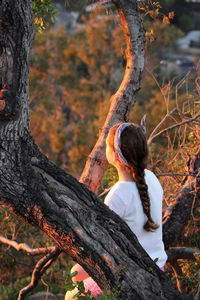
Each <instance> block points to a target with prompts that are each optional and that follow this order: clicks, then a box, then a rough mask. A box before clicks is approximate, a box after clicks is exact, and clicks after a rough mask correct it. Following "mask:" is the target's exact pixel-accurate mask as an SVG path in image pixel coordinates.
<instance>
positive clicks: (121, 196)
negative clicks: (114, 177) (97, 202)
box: [105, 169, 167, 268]
mask: <svg viewBox="0 0 200 300" xmlns="http://www.w3.org/2000/svg"><path fill="white" fill-rule="evenodd" d="M145 181H146V184H147V186H148V193H149V198H150V203H151V205H150V206H151V216H152V219H153V220H154V222H155V223H156V224H157V225H158V226H159V227H158V228H157V229H156V230H155V231H146V230H145V229H144V224H145V223H146V221H147V216H146V215H145V213H144V210H143V207H142V203H141V199H140V195H139V192H138V189H137V186H136V184H135V182H132V181H118V182H117V183H116V184H115V185H114V186H113V188H112V189H111V191H110V192H109V193H108V195H107V197H106V199H105V204H107V205H108V206H109V207H110V209H112V210H113V211H115V212H116V213H117V214H118V215H119V216H120V217H121V218H122V219H123V220H124V221H125V222H126V223H127V224H128V225H129V227H130V229H131V230H132V231H133V232H134V233H135V235H136V236H137V238H138V240H139V242H140V244H141V245H142V247H143V248H144V249H145V251H146V252H147V253H148V254H149V256H150V257H151V258H152V259H153V260H156V261H157V262H156V263H157V265H158V266H159V267H160V268H161V267H163V266H164V264H165V262H166V260H167V255H166V253H165V250H164V244H163V241H162V197H163V190H162V187H161V185H160V182H159V181H158V179H157V177H156V176H155V175H154V173H152V172H151V171H149V170H147V169H146V170H145ZM157 259H158V260H157Z"/></svg>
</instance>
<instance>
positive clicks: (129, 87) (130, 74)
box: [80, 0, 145, 193]
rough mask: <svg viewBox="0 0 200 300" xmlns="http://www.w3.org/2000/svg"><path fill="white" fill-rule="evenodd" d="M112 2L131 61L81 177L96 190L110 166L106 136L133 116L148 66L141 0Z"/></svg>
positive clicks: (112, 99) (128, 60)
mask: <svg viewBox="0 0 200 300" xmlns="http://www.w3.org/2000/svg"><path fill="white" fill-rule="evenodd" d="M112 2H113V3H114V4H115V5H116V7H117V10H118V13H119V15H120V19H121V23H122V28H123V31H124V36H125V40H126V45H127V50H126V58H127V64H126V70H125V74H124V78H123V81H122V83H121V85H120V87H119V89H118V91H117V92H116V94H115V95H113V96H112V97H111V99H110V102H111V105H110V110H109V113H108V115H107V118H106V121H105V124H104V126H103V128H102V130H101V132H100V135H99V138H98V141H97V143H96V145H95V147H94V149H93V150H92V152H91V153H90V155H89V157H88V159H87V162H86V165H85V168H84V170H83V173H82V175H81V178H80V181H81V182H83V183H84V184H86V185H87V187H89V188H90V189H91V190H92V191H93V192H95V193H97V192H98V189H99V186H100V183H101V179H102V177H103V174H104V172H105V170H106V168H107V160H106V156H105V140H106V137H107V134H108V131H109V129H110V127H112V126H113V125H114V124H116V123H120V122H127V121H128V120H129V114H130V111H131V108H132V107H133V105H134V103H135V95H136V93H137V92H138V90H139V89H140V84H141V77H142V72H143V69H144V52H145V32H144V28H143V25H142V21H141V19H140V17H139V14H138V11H137V1H136V0H113V1H112Z"/></svg>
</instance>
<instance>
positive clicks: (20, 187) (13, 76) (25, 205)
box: [0, 0, 190, 300]
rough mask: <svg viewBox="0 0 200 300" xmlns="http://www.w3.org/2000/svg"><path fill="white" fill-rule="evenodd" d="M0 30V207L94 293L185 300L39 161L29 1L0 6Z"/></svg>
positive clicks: (112, 219)
mask: <svg viewBox="0 0 200 300" xmlns="http://www.w3.org/2000/svg"><path fill="white" fill-rule="evenodd" d="M127 2H128V3H133V4H134V3H135V1H127ZM117 3H118V2H117ZM120 3H124V1H120ZM0 23H1V28H0V38H1V41H0V42H1V48H2V49H3V51H0V53H1V56H0V66H1V70H0V71H1V73H0V78H1V82H2V87H1V101H2V103H1V104H2V105H1V119H0V136H1V139H0V166H1V167H0V199H2V202H3V203H4V204H5V205H6V206H8V207H9V208H10V209H12V210H13V211H14V212H15V213H16V214H17V215H18V216H19V217H20V218H22V219H23V220H24V221H25V222H28V223H29V224H32V225H33V226H36V227H37V228H39V229H40V230H42V231H43V232H45V233H46V234H47V235H48V236H49V237H50V238H51V239H52V240H54V241H55V243H56V244H57V245H58V246H59V248H60V249H61V250H63V251H65V252H66V253H67V254H68V255H70V256H71V257H72V258H73V259H74V260H75V261H77V262H78V263H79V264H80V265H81V266H83V268H84V269H85V270H86V271H87V272H88V273H89V274H90V275H91V276H92V277H93V278H94V279H95V280H96V281H97V283H98V284H99V286H100V287H101V288H103V289H114V288H117V289H118V292H119V299H131V300H132V299H138V300H139V299H142V300H144V299H155V300H156V299H159V300H162V299H163V300H164V299H168V300H169V299H190V297H189V296H186V295H181V294H180V293H179V292H178V291H177V289H176V288H175V287H173V286H172V284H171V283H170V281H169V279H168V278H167V277H166V275H165V274H164V273H163V272H162V271H161V270H160V269H159V268H158V267H157V266H156V265H155V264H154V262H153V261H152V260H151V259H150V257H149V256H148V255H147V254H146V252H145V251H144V250H143V249H142V247H141V246H140V244H139V243H138V241H137V238H136V237H135V235H134V234H133V233H132V231H131V230H130V229H129V227H128V226H127V225H126V223H125V222H123V221H122V220H121V219H120V217H119V216H117V215H116V214H115V213H114V212H112V211H111V210H110V209H109V208H108V207H107V206H105V205H104V204H103V203H102V202H101V201H100V200H99V199H98V198H97V197H96V196H95V194H94V193H93V192H91V191H90V190H88V188H87V187H86V186H84V185H83V184H81V183H79V182H78V181H77V180H76V179H75V178H73V177H72V176H71V175H69V174H68V173H66V172H65V171H64V170H62V169H59V168H58V167H57V166H55V165H54V164H53V163H52V162H50V161H49V160H48V159H47V158H46V157H45V156H44V155H43V154H41V153H40V151H39V150H38V148H37V146H36V145H35V144H34V142H33V140H32V138H31V137H30V135H29V126H28V102H29V99H28V58H29V52H30V45H31V42H32V38H33V15H32V8H31V1H30V0H1V1H0ZM9 50H10V51H9ZM2 53H3V54H4V55H2ZM7 55H9V56H11V57H7ZM2 66H3V67H2ZM3 87H4V88H3ZM5 87H6V88H5ZM119 286H120V289H119Z"/></svg>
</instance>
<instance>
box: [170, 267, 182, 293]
mask: <svg viewBox="0 0 200 300" xmlns="http://www.w3.org/2000/svg"><path fill="white" fill-rule="evenodd" d="M170 265H171V267H172V270H173V272H174V275H175V277H176V285H177V288H178V290H179V291H180V292H181V293H182V292H183V288H182V284H181V281H180V279H179V276H183V273H182V270H181V268H180V267H179V264H178V262H177V261H170Z"/></svg>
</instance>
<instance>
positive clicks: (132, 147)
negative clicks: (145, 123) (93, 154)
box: [121, 125, 159, 231]
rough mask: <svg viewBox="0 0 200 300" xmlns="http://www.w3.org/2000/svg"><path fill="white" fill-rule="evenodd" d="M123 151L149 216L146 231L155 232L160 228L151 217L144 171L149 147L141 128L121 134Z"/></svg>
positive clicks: (134, 128)
mask: <svg viewBox="0 0 200 300" xmlns="http://www.w3.org/2000/svg"><path fill="white" fill-rule="evenodd" d="M121 151H122V154H123V155H124V157H125V158H126V160H127V161H128V163H129V165H130V167H129V170H130V172H131V173H132V175H133V179H134V181H135V183H136V186H137V189H138V192H139V195H140V198H141V202H142V207H143V211H144V213H145V215H146V216H147V222H146V223H145V224H144V229H145V230H146V231H154V230H156V229H157V228H158V227H159V226H158V225H157V224H155V223H154V221H153V219H152V217H151V204H150V198H149V193H148V186H147V184H146V182H145V178H144V175H145V173H144V170H145V168H146V167H147V160H148V146H147V141H146V137H145V135H144V133H143V131H142V129H141V128H140V127H138V126H136V125H131V126H128V127H127V128H125V129H124V131H123V132H122V134H121Z"/></svg>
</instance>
